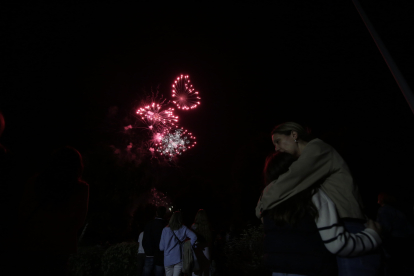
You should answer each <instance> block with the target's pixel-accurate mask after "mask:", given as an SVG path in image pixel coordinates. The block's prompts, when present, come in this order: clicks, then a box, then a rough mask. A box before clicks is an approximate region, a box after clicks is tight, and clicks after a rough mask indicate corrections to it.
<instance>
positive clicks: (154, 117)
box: [137, 102, 178, 130]
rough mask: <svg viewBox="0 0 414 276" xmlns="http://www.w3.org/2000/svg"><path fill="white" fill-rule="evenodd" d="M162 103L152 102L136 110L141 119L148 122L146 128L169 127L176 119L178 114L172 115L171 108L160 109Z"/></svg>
mask: <svg viewBox="0 0 414 276" xmlns="http://www.w3.org/2000/svg"><path fill="white" fill-rule="evenodd" d="M161 108H162V105H160V104H157V103H154V102H153V103H152V104H150V105H147V106H145V107H141V108H139V109H138V110H137V114H138V115H140V116H141V119H142V120H144V121H146V122H147V123H148V125H149V126H148V128H149V129H151V130H153V129H154V128H156V129H157V128H159V126H162V127H163V128H165V127H167V128H171V127H172V126H174V123H175V122H177V121H178V116H174V114H173V111H174V109H173V108H168V109H165V110H161Z"/></svg>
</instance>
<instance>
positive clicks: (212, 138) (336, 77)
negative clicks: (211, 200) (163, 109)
mask: <svg viewBox="0 0 414 276" xmlns="http://www.w3.org/2000/svg"><path fill="white" fill-rule="evenodd" d="M284 2H289V3H278V4H275V3H273V1H272V3H271V2H270V1H269V3H262V4H244V3H237V4H236V3H235V4H232V5H213V4H204V6H200V5H197V6H191V5H190V6H186V5H184V4H177V5H174V6H172V5H171V6H169V7H167V6H164V7H160V6H158V7H155V6H151V5H144V4H139V5H138V4H137V5H121V4H102V3H99V2H98V1H96V2H95V3H94V4H83V5H81V4H78V5H75V4H54V5H46V4H7V5H4V4H1V5H2V7H1V8H0V10H1V17H2V21H3V22H2V26H3V30H2V33H3V35H2V38H3V43H2V44H3V45H4V46H5V50H3V61H4V62H2V63H3V65H4V69H3V74H2V76H3V81H2V86H3V88H2V90H1V98H0V109H1V110H2V111H3V113H4V115H5V117H6V123H7V128H6V132H5V133H4V136H3V137H2V143H4V144H5V145H7V146H8V147H9V148H10V149H12V150H14V151H15V152H18V151H24V152H27V154H28V155H29V156H28V159H29V160H31V161H34V160H37V159H38V158H41V157H39V154H41V152H42V151H45V152H48V151H50V150H52V149H53V148H56V147H57V146H61V145H65V144H70V145H73V146H75V147H77V148H79V149H80V151H81V152H85V151H87V150H88V148H89V147H91V146H92V145H94V144H96V143H99V142H100V141H99V139H100V138H99V137H101V136H100V135H101V133H102V131H103V130H104V129H105V125H104V122H106V121H105V120H107V119H106V117H107V114H108V110H109V108H111V107H113V106H117V107H118V110H119V112H120V113H124V114H128V113H130V112H131V109H132V104H131V103H133V102H135V101H138V100H140V99H141V98H142V97H143V93H142V90H143V89H144V90H146V91H149V90H150V88H151V87H156V86H158V85H159V91H160V93H162V94H163V95H164V96H166V97H167V98H168V97H170V85H171V84H172V81H173V80H174V78H175V77H176V76H178V75H179V74H189V75H190V79H191V81H192V83H193V84H194V86H195V87H196V89H197V90H198V91H199V92H200V96H201V97H202V103H201V105H200V107H198V108H197V109H196V110H194V111H191V113H190V112H188V113H186V114H184V112H181V113H180V114H179V115H180V117H181V118H182V119H181V124H182V125H183V126H185V127H186V128H188V129H189V130H191V131H192V132H193V133H194V134H195V135H196V136H197V143H198V145H197V147H196V148H194V150H192V153H190V152H188V156H185V157H184V158H183V161H182V164H181V166H184V167H185V166H188V168H191V169H193V170H195V171H200V173H201V174H202V175H209V176H210V177H211V178H212V179H217V183H221V182H223V181H225V180H223V179H226V180H227V179H230V178H234V177H235V175H237V174H239V173H242V172H243V173H246V172H245V171H246V170H249V168H250V166H254V168H252V170H253V171H255V173H256V172H258V173H260V168H261V166H262V164H263V161H264V159H263V157H264V156H265V154H266V153H268V152H269V151H271V150H272V144H271V140H270V135H269V132H270V131H271V129H272V128H273V126H275V125H277V124H279V123H282V122H285V121H290V120H293V121H298V122H300V123H303V124H305V125H308V126H309V127H311V128H312V130H313V132H314V133H315V134H316V135H317V136H321V137H326V139H327V140H328V141H329V142H331V143H332V144H333V145H334V146H335V147H337V148H338V150H339V151H340V152H341V153H342V154H343V155H344V157H345V158H346V161H347V162H348V163H349V165H350V167H351V169H352V171H353V173H354V174H355V176H356V179H357V180H358V182H359V185H360V187H361V190H362V193H363V195H364V196H365V198H366V201H370V202H371V203H372V201H375V197H376V193H377V192H378V191H380V190H384V189H385V190H387V189H388V190H391V191H393V192H398V193H399V194H401V195H407V194H411V195H412V194H413V192H414V190H413V184H414V183H413V175H412V168H413V156H414V143H413V142H412V141H414V116H413V113H412V112H411V110H410V108H409V106H408V104H407V103H406V101H405V99H404V97H403V95H402V93H401V91H400V90H399V88H398V86H397V84H396V82H395V81H394V79H393V77H392V74H391V73H390V71H389V70H388V68H387V66H386V64H385V62H384V60H383V58H382V57H381V54H380V52H379V51H378V49H377V48H376V46H375V43H374V42H373V40H372V38H371V37H370V35H369V33H368V31H367V30H366V28H365V26H364V24H363V22H362V20H361V18H360V17H359V14H358V13H357V11H356V9H355V7H354V6H353V4H352V2H351V1H341V2H342V3H331V2H332V1H326V2H327V3H319V4H314V3H310V2H311V1H303V2H302V3H298V2H296V1H284ZM290 2H292V3H290ZM312 2H313V1H312ZM361 2H362V4H363V6H364V8H365V11H366V12H367V14H368V16H369V17H370V19H371V21H372V22H373V23H374V25H375V27H376V28H377V31H378V32H379V34H380V36H381V38H382V39H383V40H384V42H385V44H386V46H387V48H388V49H389V51H390V52H391V54H392V55H393V57H394V58H395V60H396V62H397V64H398V66H399V67H400V69H401V71H402V72H403V74H404V76H405V77H406V79H407V81H408V82H409V84H411V87H413V85H412V84H413V83H414V82H413V79H412V76H413V73H414V69H413V64H414V54H413V53H412V49H413V48H414V47H413V46H414V39H413V32H412V26H413V19H412V16H411V14H412V12H413V10H414V9H413V4H409V1H398V3H394V2H391V1H361ZM374 2H375V3H374ZM211 164H214V166H212V165H211ZM257 164H259V165H257ZM220 181H221V182H220ZM220 185H221V184H220ZM252 185H255V184H252ZM252 198H254V201H256V198H257V195H253V196H252Z"/></svg>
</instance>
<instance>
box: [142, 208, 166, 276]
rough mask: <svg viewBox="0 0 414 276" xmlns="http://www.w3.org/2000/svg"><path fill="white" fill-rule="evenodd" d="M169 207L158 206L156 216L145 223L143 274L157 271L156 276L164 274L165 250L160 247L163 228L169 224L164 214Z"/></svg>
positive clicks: (144, 275)
mask: <svg viewBox="0 0 414 276" xmlns="http://www.w3.org/2000/svg"><path fill="white" fill-rule="evenodd" d="M166 211H167V209H166V208H165V207H164V206H160V207H158V208H157V211H156V214H155V218H154V219H153V220H151V221H150V222H148V223H147V224H146V225H145V229H144V236H143V237H142V246H143V248H144V251H145V255H146V257H145V263H144V270H143V273H142V275H143V276H150V275H151V273H152V271H153V270H154V271H155V276H163V275H164V252H161V251H160V249H159V244H160V240H161V234H162V229H164V227H165V226H166V225H167V222H166V221H165V220H164V216H165V213H166Z"/></svg>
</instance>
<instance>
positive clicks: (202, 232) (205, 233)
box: [191, 209, 213, 276]
mask: <svg viewBox="0 0 414 276" xmlns="http://www.w3.org/2000/svg"><path fill="white" fill-rule="evenodd" d="M191 229H192V230H193V231H194V232H195V233H196V235H197V245H196V248H195V250H194V253H195V255H196V257H197V260H198V264H199V266H200V272H198V273H197V274H196V273H194V272H193V276H195V275H202V276H209V275H210V263H211V261H210V260H211V255H210V254H211V247H212V244H213V233H212V231H211V227H210V223H209V221H208V218H207V213H206V211H204V210H203V209H200V210H198V212H197V214H196V217H195V219H194V223H193V225H192V226H191Z"/></svg>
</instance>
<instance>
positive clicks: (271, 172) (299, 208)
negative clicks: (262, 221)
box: [263, 152, 319, 225]
mask: <svg viewBox="0 0 414 276" xmlns="http://www.w3.org/2000/svg"><path fill="white" fill-rule="evenodd" d="M295 160H296V158H295V157H294V156H292V155H291V154H289V153H286V152H276V153H273V154H272V155H270V156H269V157H268V158H267V159H266V163H265V168H264V171H263V174H264V177H265V183H266V184H269V183H270V182H272V181H273V180H276V179H278V178H279V176H280V175H282V174H284V173H286V172H287V171H288V170H289V167H290V166H291V165H292V163H293V162H294V161H295ZM318 183H319V182H318ZM316 185H317V184H315V185H313V186H312V187H310V188H308V189H306V190H304V191H302V192H300V193H298V194H296V195H294V196H292V197H291V198H288V199H287V200H285V201H284V202H282V203H280V204H279V205H277V206H275V207H273V208H272V209H270V210H268V211H266V212H265V215H270V217H271V218H273V220H274V221H275V222H276V224H277V225H283V224H285V223H288V224H290V225H295V224H296V223H297V222H298V221H299V220H300V219H301V218H303V217H304V216H305V215H307V214H309V215H310V216H311V217H313V218H315V219H316V218H318V216H319V213H318V209H316V206H315V204H313V202H312V196H313V194H314V193H315V191H316V188H317V187H316Z"/></svg>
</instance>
